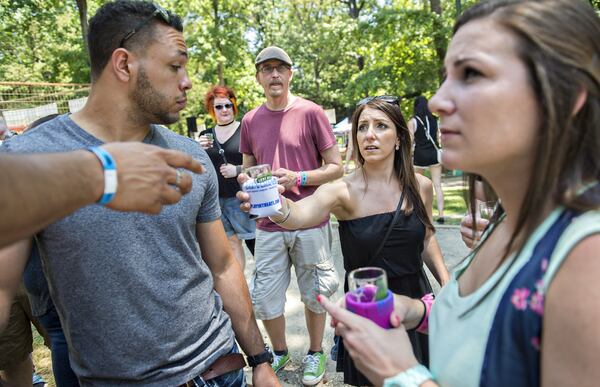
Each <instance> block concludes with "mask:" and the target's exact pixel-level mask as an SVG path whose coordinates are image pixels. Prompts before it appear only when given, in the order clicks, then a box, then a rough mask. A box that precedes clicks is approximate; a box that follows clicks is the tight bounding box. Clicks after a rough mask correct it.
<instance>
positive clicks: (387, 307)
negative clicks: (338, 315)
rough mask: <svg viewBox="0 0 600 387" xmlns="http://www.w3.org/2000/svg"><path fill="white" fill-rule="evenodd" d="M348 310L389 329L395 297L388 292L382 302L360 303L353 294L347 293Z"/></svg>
mask: <svg viewBox="0 0 600 387" xmlns="http://www.w3.org/2000/svg"><path fill="white" fill-rule="evenodd" d="M346 309H348V310H349V311H350V312H352V313H356V314H357V315H359V316H362V317H365V318H368V319H369V320H371V321H373V322H374V323H375V324H377V325H379V326H380V327H382V328H385V329H389V328H391V327H392V326H391V325H390V315H391V314H392V312H393V311H394V296H393V295H392V292H390V291H389V290H388V291H387V296H386V297H385V298H384V299H383V300H380V301H372V302H359V301H357V299H356V296H355V295H354V294H352V292H348V293H346Z"/></svg>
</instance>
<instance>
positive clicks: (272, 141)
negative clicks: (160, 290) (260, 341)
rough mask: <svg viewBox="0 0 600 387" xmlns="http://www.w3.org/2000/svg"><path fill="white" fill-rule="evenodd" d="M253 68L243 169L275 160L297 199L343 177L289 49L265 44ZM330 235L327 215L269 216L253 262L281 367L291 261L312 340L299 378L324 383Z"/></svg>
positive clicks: (332, 281) (285, 358)
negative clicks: (309, 218)
mask: <svg viewBox="0 0 600 387" xmlns="http://www.w3.org/2000/svg"><path fill="white" fill-rule="evenodd" d="M255 68H256V80H257V82H258V83H259V84H260V85H261V86H262V88H263V90H264V93H265V97H266V102H265V103H264V104H262V105H260V106H259V107H257V108H255V109H253V110H252V111H250V112H248V113H247V114H246V115H245V116H244V119H243V120H242V136H241V139H240V152H242V153H243V154H244V167H245V168H247V167H250V166H253V165H257V164H268V165H270V166H271V168H272V169H273V176H276V177H277V178H278V182H279V184H281V185H283V186H284V187H285V190H286V192H285V193H284V196H286V197H289V198H292V199H293V200H298V199H300V198H303V197H305V196H308V195H310V194H312V193H313V192H314V191H315V189H316V188H317V186H319V185H321V184H323V183H327V182H328V181H332V180H335V179H337V178H340V177H341V176H342V175H343V173H344V170H343V167H342V159H341V156H340V153H339V150H338V146H337V143H336V141H335V137H334V135H333V131H332V129H331V125H330V124H329V120H328V119H327V116H326V115H325V112H324V111H323V109H322V108H321V107H320V106H318V105H316V104H315V103H313V102H310V101H308V100H306V99H304V98H301V97H297V96H294V95H292V93H291V92H290V82H291V81H292V77H293V70H292V60H291V59H290V57H289V55H288V54H287V53H286V52H285V51H284V50H282V49H281V48H279V47H275V46H271V47H267V48H265V49H264V50H262V51H261V52H260V53H259V54H258V55H257V56H256V60H255ZM331 238H332V235H331V226H330V225H329V214H326V213H324V214H323V218H322V219H321V221H320V222H319V224H317V225H314V226H311V227H309V228H306V229H302V230H297V231H288V230H286V229H284V228H282V227H279V226H278V225H277V224H275V223H273V222H271V221H270V220H269V219H268V218H263V219H259V220H258V221H257V230H256V250H255V255H254V258H255V262H256V266H255V273H254V275H253V276H252V280H251V282H250V292H251V295H252V304H253V306H254V312H255V314H256V317H257V318H258V319H260V320H262V321H263V324H264V326H265V329H266V330H267V333H268V335H269V338H270V339H271V344H272V345H273V349H274V353H275V356H274V361H273V363H272V366H273V369H274V370H275V371H279V370H280V369H282V368H283V367H284V366H285V365H286V364H287V363H288V362H289V361H290V359H291V358H290V355H289V353H288V348H287V342H286V336H285V316H284V311H285V301H286V295H285V294H286V290H287V288H288V286H289V284H290V278H291V266H292V265H293V266H294V269H295V272H296V277H297V279H298V287H299V288H300V294H301V296H300V297H301V300H302V302H303V303H304V314H305V316H306V325H307V330H308V336H309V338H310V343H309V348H308V353H307V354H306V356H305V357H304V360H303V363H304V370H303V377H302V382H303V383H304V384H308V385H315V384H317V383H319V382H320V381H321V380H322V379H323V376H324V375H325V365H326V361H327V356H326V355H325V354H324V352H323V346H322V344H323V343H322V342H323V332H324V330H325V317H326V315H325V311H324V309H323V308H322V307H321V306H320V305H319V303H318V302H317V300H316V297H317V294H328V295H332V294H333V293H335V291H336V290H337V288H338V285H339V280H338V276H337V272H336V271H335V267H334V264H333V261H332V257H331V242H332V239H331Z"/></svg>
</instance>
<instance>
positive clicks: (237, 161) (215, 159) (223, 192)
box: [200, 125, 242, 198]
mask: <svg viewBox="0 0 600 387" xmlns="http://www.w3.org/2000/svg"><path fill="white" fill-rule="evenodd" d="M240 127H241V125H240ZM240 127H238V128H237V129H236V130H235V132H234V133H233V135H232V136H231V137H229V139H228V140H227V141H225V142H224V143H219V144H218V145H217V136H214V135H213V138H214V140H213V146H212V148H208V149H206V153H208V156H209V157H210V161H211V162H212V164H213V166H214V167H215V170H216V171H217V177H218V179H219V197H220V198H232V197H235V194H236V193H237V192H238V191H239V190H240V185H239V184H238V182H237V179H236V178H235V177H232V178H229V179H226V178H224V177H223V175H222V174H221V172H220V171H219V168H220V167H221V165H222V164H225V161H224V159H223V157H222V156H221V155H220V154H219V147H218V146H219V145H220V146H221V148H222V149H223V150H224V151H225V154H224V155H225V158H226V159H227V162H228V163H229V164H233V165H242V154H241V153H240ZM213 130H214V129H213V128H211V129H207V130H203V131H202V132H200V135H203V134H206V133H214V132H213Z"/></svg>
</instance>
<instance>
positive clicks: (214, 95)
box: [199, 86, 256, 269]
mask: <svg viewBox="0 0 600 387" xmlns="http://www.w3.org/2000/svg"><path fill="white" fill-rule="evenodd" d="M204 107H205V108H206V110H207V111H208V114H210V116H211V117H212V118H213V120H214V121H215V122H216V123H217V125H216V126H215V127H214V128H210V129H207V130H204V131H202V132H201V133H200V141H199V142H200V145H201V146H202V147H203V148H204V149H205V150H206V152H207V153H208V155H209V157H210V159H211V161H212V163H213V165H214V167H215V170H216V171H217V172H220V173H217V176H218V178H219V202H220V204H221V212H222V215H221V220H222V221H223V226H224V227H225V232H226V233H227V237H228V238H229V243H230V244H231V248H232V250H233V253H234V254H235V257H236V258H237V260H238V261H239V262H240V265H241V266H242V269H243V268H244V266H245V259H244V250H243V248H242V240H244V241H245V242H246V246H248V249H249V250H250V252H251V253H252V254H254V233H255V228H256V224H255V222H254V221H253V220H251V219H249V218H248V214H246V213H244V212H242V211H241V210H240V201H239V200H238V199H237V198H236V197H235V194H236V192H237V191H239V189H240V186H239V184H238V182H237V180H236V177H237V175H239V173H240V172H241V171H242V154H241V153H240V151H239V149H240V121H237V120H236V119H235V116H236V115H237V112H238V107H237V98H236V97H235V93H234V91H233V90H231V89H230V88H229V87H226V86H213V87H211V88H210V89H209V90H208V92H207V93H206V96H205V97H204Z"/></svg>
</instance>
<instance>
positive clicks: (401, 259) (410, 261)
mask: <svg viewBox="0 0 600 387" xmlns="http://www.w3.org/2000/svg"><path fill="white" fill-rule="evenodd" d="M393 218H394V212H387V213H383V214H375V215H369V216H365V217H363V218H357V219H352V220H340V221H339V225H340V228H339V232H340V243H341V246H342V254H343V255H344V269H346V272H349V271H351V270H354V269H357V268H359V267H365V266H377V267H381V268H383V269H385V270H386V272H387V274H388V278H394V277H401V276H404V275H408V274H415V273H418V272H420V270H421V268H422V266H423V260H422V258H421V253H422V252H423V241H424V240H425V226H424V225H423V223H422V222H421V221H420V220H419V218H418V217H417V215H416V213H415V212H414V211H412V212H411V213H410V214H408V215H407V214H405V213H404V211H402V212H401V213H400V214H399V216H398V219H397V221H396V224H395V225H394V228H393V229H392V232H391V233H390V236H389V238H388V240H387V241H386V243H385V246H383V248H382V249H381V253H379V257H377V258H376V259H373V258H374V257H373V256H372V255H373V254H375V253H376V250H377V248H379V245H380V244H381V242H382V239H383V237H384V236H385V234H386V231H387V228H388V226H389V224H390V222H391V221H392V219H393Z"/></svg>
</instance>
